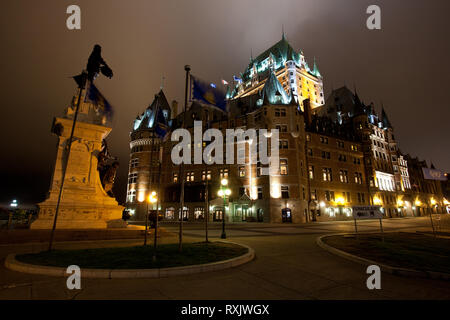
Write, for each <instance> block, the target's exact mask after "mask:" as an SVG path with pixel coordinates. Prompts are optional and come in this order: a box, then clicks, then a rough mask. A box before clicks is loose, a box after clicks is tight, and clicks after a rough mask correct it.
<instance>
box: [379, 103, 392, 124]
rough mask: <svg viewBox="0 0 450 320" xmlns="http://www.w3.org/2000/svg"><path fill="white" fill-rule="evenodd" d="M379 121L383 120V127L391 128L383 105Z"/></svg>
mask: <svg viewBox="0 0 450 320" xmlns="http://www.w3.org/2000/svg"><path fill="white" fill-rule="evenodd" d="M381 121H382V122H383V127H384V128H392V125H391V122H390V121H389V118H388V116H387V114H386V112H385V111H384V107H382V108H381Z"/></svg>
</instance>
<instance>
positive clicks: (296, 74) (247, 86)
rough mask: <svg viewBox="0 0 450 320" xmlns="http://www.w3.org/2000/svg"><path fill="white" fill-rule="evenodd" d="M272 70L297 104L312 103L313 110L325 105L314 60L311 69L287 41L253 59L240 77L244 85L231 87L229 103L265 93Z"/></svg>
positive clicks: (283, 39) (321, 83)
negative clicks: (262, 91) (304, 101)
mask: <svg viewBox="0 0 450 320" xmlns="http://www.w3.org/2000/svg"><path fill="white" fill-rule="evenodd" d="M271 70H273V72H274V74H275V76H276V78H277V79H278V81H279V82H280V84H281V85H282V87H283V89H284V90H285V91H286V93H287V94H288V95H290V94H291V93H292V95H293V96H294V98H295V101H296V102H300V105H302V103H301V102H302V101H303V100H305V99H310V102H311V107H312V108H315V107H318V106H321V105H323V104H324V102H325V98H324V93H323V82H322V76H321V74H320V72H319V69H318V67H317V64H316V61H315V59H314V65H313V68H312V69H311V68H310V67H309V65H308V62H307V61H306V59H305V56H304V55H303V51H299V52H296V51H295V50H294V49H293V48H292V47H291V45H290V44H289V43H288V41H287V40H286V38H285V37H284V34H283V37H282V39H281V40H280V41H279V42H277V43H276V44H275V45H273V46H272V47H270V48H269V49H267V50H266V51H264V52H263V53H261V54H260V55H258V56H257V57H256V58H253V57H251V59H250V63H249V65H248V67H247V68H246V69H245V71H244V72H243V73H241V79H242V82H239V83H238V84H235V86H234V87H231V90H230V92H229V93H228V97H227V98H229V99H238V98H241V97H247V96H252V95H254V94H255V93H258V92H260V91H261V90H263V88H264V85H265V83H266V81H267V79H268V78H269V74H270V71H271Z"/></svg>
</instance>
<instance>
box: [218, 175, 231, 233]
mask: <svg viewBox="0 0 450 320" xmlns="http://www.w3.org/2000/svg"><path fill="white" fill-rule="evenodd" d="M220 184H221V186H220V189H219V192H218V193H217V194H218V195H219V197H221V198H223V213H222V235H221V236H220V237H221V238H222V239H226V238H227V235H226V233H225V213H226V209H225V206H226V202H227V197H229V196H230V195H231V190H230V189H228V188H227V185H228V180H227V179H222V181H220Z"/></svg>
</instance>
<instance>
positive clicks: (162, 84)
mask: <svg viewBox="0 0 450 320" xmlns="http://www.w3.org/2000/svg"><path fill="white" fill-rule="evenodd" d="M164 79H165V78H164V75H162V76H161V87H160V89H161V90H162V89H163V88H164Z"/></svg>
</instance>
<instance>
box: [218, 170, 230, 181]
mask: <svg viewBox="0 0 450 320" xmlns="http://www.w3.org/2000/svg"><path fill="white" fill-rule="evenodd" d="M219 174H220V179H223V178H228V169H220V170H219Z"/></svg>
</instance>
